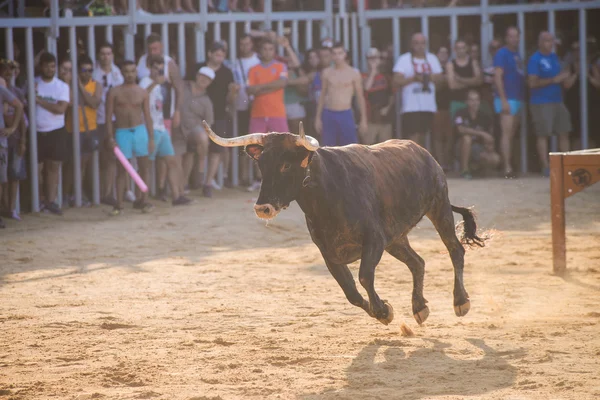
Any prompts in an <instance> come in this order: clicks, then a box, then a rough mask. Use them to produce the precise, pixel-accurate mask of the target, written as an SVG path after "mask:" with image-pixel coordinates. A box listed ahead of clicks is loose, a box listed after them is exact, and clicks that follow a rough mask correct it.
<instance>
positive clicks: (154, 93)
mask: <svg viewBox="0 0 600 400" xmlns="http://www.w3.org/2000/svg"><path fill="white" fill-rule="evenodd" d="M148 64H149V65H150V76H146V77H144V78H142V79H141V80H140V87H142V88H143V89H146V91H147V92H148V96H149V104H150V117H151V118H152V125H153V128H154V151H153V152H152V153H150V160H152V161H154V159H155V158H156V157H160V158H161V159H163V160H164V161H165V163H166V164H167V168H168V174H167V179H168V181H169V185H170V186H171V194H172V196H173V202H172V204H173V205H174V206H180V205H185V204H189V203H190V202H191V200H190V199H188V198H187V197H185V196H184V195H183V193H181V192H180V188H181V187H182V185H181V180H182V179H183V171H182V169H181V165H180V164H179V162H177V158H175V150H174V149H173V143H172V142H171V136H170V135H169V132H167V128H166V127H165V118H164V113H163V106H164V100H165V93H164V86H163V85H162V84H163V83H164V82H165V79H166V78H165V71H164V69H165V59H164V57H163V56H151V57H150V58H149V59H148ZM159 183H160V182H159ZM164 191H165V188H162V187H161V188H159V192H164Z"/></svg>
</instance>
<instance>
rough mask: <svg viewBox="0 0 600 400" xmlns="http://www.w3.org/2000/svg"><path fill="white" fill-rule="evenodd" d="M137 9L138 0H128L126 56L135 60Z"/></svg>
mask: <svg viewBox="0 0 600 400" xmlns="http://www.w3.org/2000/svg"><path fill="white" fill-rule="evenodd" d="M136 10H137V3H136V0H128V11H127V15H128V16H129V24H128V26H127V27H126V30H125V58H126V59H128V60H131V61H135V33H136V30H137V25H136Z"/></svg>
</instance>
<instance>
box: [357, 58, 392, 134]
mask: <svg viewBox="0 0 600 400" xmlns="http://www.w3.org/2000/svg"><path fill="white" fill-rule="evenodd" d="M367 66H368V68H369V71H368V72H366V73H363V74H362V78H363V86H364V90H365V100H366V103H367V125H368V129H367V131H366V132H365V133H364V134H363V135H361V137H360V140H361V143H362V144H375V143H380V142H385V141H386V140H388V139H391V138H392V124H391V121H390V120H389V112H390V110H391V108H392V105H393V103H394V96H393V95H392V90H391V85H390V82H391V79H390V77H389V76H386V75H385V74H384V73H383V72H382V71H381V69H382V66H383V65H382V63H381V56H380V53H379V50H378V49H376V48H374V47H372V48H370V49H369V51H368V52H367Z"/></svg>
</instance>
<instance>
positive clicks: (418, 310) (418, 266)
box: [386, 237, 429, 325]
mask: <svg viewBox="0 0 600 400" xmlns="http://www.w3.org/2000/svg"><path fill="white" fill-rule="evenodd" d="M386 251H387V252H388V253H390V255H391V256H392V257H395V258H396V259H398V260H399V261H402V262H403V263H404V264H406V266H407V267H408V269H409V270H410V272H411V273H412V277H413V292H412V311H413V316H414V317H415V320H416V321H417V322H418V323H419V325H420V324H422V323H423V322H425V320H426V319H427V317H428V316H429V308H428V307H427V300H425V298H424V297H423V279H424V277H425V261H423V259H422V258H421V257H420V256H419V255H418V254H417V253H416V252H415V251H414V250H413V249H412V247H410V243H409V242H408V238H407V237H404V238H402V239H400V240H397V241H395V242H394V243H392V244H390V245H389V246H388V248H387V249H386Z"/></svg>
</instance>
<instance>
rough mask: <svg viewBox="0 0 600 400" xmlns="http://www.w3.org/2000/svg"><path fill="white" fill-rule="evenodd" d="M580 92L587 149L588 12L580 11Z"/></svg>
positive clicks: (583, 140)
mask: <svg viewBox="0 0 600 400" xmlns="http://www.w3.org/2000/svg"><path fill="white" fill-rule="evenodd" d="M579 68H580V70H579V76H580V77H581V78H580V79H579V90H580V91H581V97H580V98H581V148H582V149H587V148H588V147H589V143H588V138H589V135H588V133H589V132H588V128H589V126H588V85H587V82H588V80H587V79H586V77H587V76H588V57H587V19H586V10H585V9H583V8H581V9H580V10H579Z"/></svg>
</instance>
